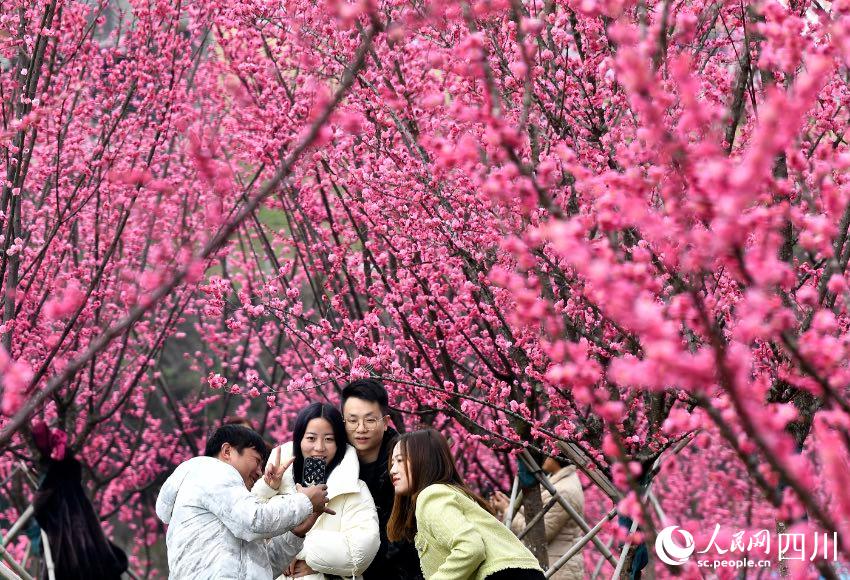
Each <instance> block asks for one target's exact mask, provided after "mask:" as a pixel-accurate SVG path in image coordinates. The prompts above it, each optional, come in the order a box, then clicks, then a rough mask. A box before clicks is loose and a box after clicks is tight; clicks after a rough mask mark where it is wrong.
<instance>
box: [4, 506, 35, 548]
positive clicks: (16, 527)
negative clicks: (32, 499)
mask: <svg viewBox="0 0 850 580" xmlns="http://www.w3.org/2000/svg"><path fill="white" fill-rule="evenodd" d="M34 513H35V507H34V506H33V505H32V504H30V506H29V507H28V508H27V509H25V510H24V513H22V514H21V517H19V518H18V521H16V522H15V523H14V524H13V525H12V527H11V528H9V532H8V533H7V534H6V536H5V537H4V538H3V545H4V546H6V545H8V544H9V541H10V540H12V538H14V537H15V536H17V535H18V532H20V531H21V529H23V527H24V526H25V525H26V523H27V522H28V521H29V519H30V518H31V517H32V514H34Z"/></svg>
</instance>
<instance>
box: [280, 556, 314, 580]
mask: <svg viewBox="0 0 850 580" xmlns="http://www.w3.org/2000/svg"><path fill="white" fill-rule="evenodd" d="M315 573H316V572H315V571H314V570H313V569H312V568H311V567H310V566H308V565H307V562H305V561H304V560H293V561H292V563H291V564H290V565H289V568H287V569H286V575H287V576H289V577H290V578H303V577H304V576H309V575H310V574H315Z"/></svg>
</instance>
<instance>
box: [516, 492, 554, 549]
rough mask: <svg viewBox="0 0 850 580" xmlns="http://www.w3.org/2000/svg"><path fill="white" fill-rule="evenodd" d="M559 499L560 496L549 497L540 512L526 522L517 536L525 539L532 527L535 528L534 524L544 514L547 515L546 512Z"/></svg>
mask: <svg viewBox="0 0 850 580" xmlns="http://www.w3.org/2000/svg"><path fill="white" fill-rule="evenodd" d="M557 501H558V498H556V497H555V496H554V495H553V496H552V497H551V498H550V499H549V501H548V502H546V505H544V506H543V509H541V510H540V511H539V512H537V515H535V516H534V517H533V518H531V521H530V522H526V523H525V528H523V530H522V531H521V532H520V533H519V534H517V538H519V539H520V540H521V539H523V538H524V537H525V535H526V534H527V533H528V532H530V531H531V528H533V527H534V524H536V523H537V522H539V521H540V518H542V517H543V516H545V515H546V512H548V511H549V510H550V509H552V506H553V505H555V502H557Z"/></svg>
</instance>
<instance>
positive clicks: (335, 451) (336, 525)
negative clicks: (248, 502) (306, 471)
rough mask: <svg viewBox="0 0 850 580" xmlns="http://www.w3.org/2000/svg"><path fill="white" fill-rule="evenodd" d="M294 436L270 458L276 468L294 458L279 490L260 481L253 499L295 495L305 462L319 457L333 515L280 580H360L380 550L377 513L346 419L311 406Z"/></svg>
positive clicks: (307, 540) (313, 533) (307, 539)
mask: <svg viewBox="0 0 850 580" xmlns="http://www.w3.org/2000/svg"><path fill="white" fill-rule="evenodd" d="M292 435H293V441H292V442H289V443H285V444H284V445H282V446H280V447H277V448H275V449H274V450H273V451H272V453H271V462H274V463H272V464H273V465H274V464H275V463H282V464H285V463H286V462H287V461H288V460H289V459H290V458H294V461H293V463H292V465H291V466H290V467H289V468H287V470H286V471H285V472H284V473H283V478H282V482H281V485H280V488H279V489H274V488H273V487H272V486H270V485H269V483H268V482H267V481H265V480H263V479H260V480H258V481H257V483H255V484H254V487H253V493H254V494H256V495H257V496H259V497H261V498H264V499H265V498H271V499H273V498H274V497H275V496H277V495H278V494H283V495H288V494H291V493H295V492H296V490H297V488H296V483H300V482H302V480H303V478H302V473H303V468H304V458H305V457H318V458H321V459H323V460H324V461H325V463H326V465H327V468H326V473H327V486H328V489H327V491H328V500H329V503H328V505H327V508H328V510H330V511H333V512H334V514H333V515H332V514H330V513H324V514H322V515H321V516H319V518H318V520H317V521H316V523H315V524H314V525H313V528H312V529H311V530H310V531H309V532H308V533H307V535H306V537H305V539H304V546H303V547H302V548H301V551H300V552H299V553H298V554H297V555H296V556H295V559H294V561H293V562H292V564H290V565H289V566H288V567H287V568H286V569H284V570H280V571H279V572H281V573H282V576H281V578H285V579H289V578H299V579H301V580H326V579H328V578H329V577H333V576H341V577H343V578H350V579H351V578H353V579H357V580H359V579H360V578H361V575H362V574H363V571H364V570H366V568H368V567H369V564H371V563H372V559H373V558H374V557H375V554H376V553H377V552H378V547H379V546H380V534H379V532H378V512H377V509H376V508H375V502H374V501H373V499H372V495H371V494H370V493H369V488H368V487H367V486H366V484H365V483H363V482H362V481H361V480H360V479H359V476H360V468H359V462H358V460H357V452H356V451H355V449H354V448H353V447H352V446H350V445H348V444H347V436H346V433H345V424H344V422H343V420H342V415H341V414H340V412H339V411H338V410H337V409H336V408H334V407H332V406H331V405H328V404H322V403H313V404H311V405H309V406H307V407H306V408H304V409H302V410H301V412H300V413H299V414H298V417H297V418H296V420H295V425H294V429H293V434H292Z"/></svg>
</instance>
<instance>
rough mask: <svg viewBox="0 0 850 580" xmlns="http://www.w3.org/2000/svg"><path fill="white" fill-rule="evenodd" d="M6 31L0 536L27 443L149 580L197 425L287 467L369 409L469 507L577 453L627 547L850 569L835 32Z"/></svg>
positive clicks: (797, 26) (267, 10) (394, 9)
mask: <svg viewBox="0 0 850 580" xmlns="http://www.w3.org/2000/svg"><path fill="white" fill-rule="evenodd" d="M104 18H106V19H107V20H108V22H104ZM107 23H109V24H110V26H111V30H110V31H109V32H108V33H107V32H104V26H105V24H107ZM0 27H2V32H0V43H2V54H0V58H2V59H3V60H2V61H0V63H2V66H3V69H2V78H3V83H2V87H3V94H2V100H3V111H2V112H3V128H2V130H3V131H4V133H3V144H2V147H3V150H2V152H3V154H4V158H3V163H4V164H5V165H4V167H5V169H6V178H5V180H6V181H5V183H4V186H3V190H2V196H3V197H2V200H0V201H2V205H0V211H2V212H3V213H2V214H0V225H2V228H3V232H2V235H3V236H4V237H3V242H2V243H3V255H2V256H0V272H2V276H0V278H2V283H3V287H2V294H0V295H2V301H3V321H2V322H3V326H2V327H0V330H2V340H3V352H2V354H0V369H2V371H3V375H2V377H3V378H2V381H3V384H2V387H3V399H2V411H3V414H4V418H3V419H2V420H0V421H2V422H0V441H2V442H3V443H4V445H5V447H4V454H3V459H4V463H3V467H2V470H3V476H4V478H6V482H5V483H4V486H5V487H4V495H6V496H7V497H9V498H16V499H13V501H12V502H11V505H10V507H9V509H8V510H7V514H6V516H7V519H10V520H11V519H14V516H15V515H16V514H17V513H20V511H21V510H22V509H23V508H24V507H25V504H26V498H27V494H26V493H24V490H23V488H22V487H21V486H22V485H23V483H22V481H23V480H22V478H21V477H20V476H17V475H16V476H12V477H7V476H9V475H10V474H11V473H12V470H13V469H14V468H15V466H16V465H19V463H18V461H19V460H24V461H25V462H30V463H31V462H32V452H31V449H32V448H31V446H30V443H29V441H28V437H27V428H26V423H27V420H28V419H29V418H30V417H37V418H38V419H39V420H42V421H45V422H47V423H48V424H49V425H51V427H53V428H58V429H61V430H62V431H64V432H66V433H67V434H68V437H69V449H70V450H72V451H73V452H74V453H77V454H78V455H80V456H81V457H82V458H83V460H84V463H85V465H86V467H87V477H88V478H89V485H90V489H91V490H92V492H93V494H94V498H95V503H96V505H97V506H98V509H99V510H100V513H101V515H102V517H103V518H104V520H105V521H109V522H110V523H111V525H114V526H118V527H119V528H122V529H123V527H128V526H129V528H130V529H132V530H140V531H144V536H143V538H144V539H143V541H141V542H139V543H138V544H137V545H136V546H135V547H134V550H135V555H136V559H134V566H135V567H136V569H137V570H138V571H139V572H140V573H153V572H152V571H151V570H150V568H151V567H152V566H153V564H152V561H151V558H150V557H148V556H147V555H146V550H147V548H148V547H149V546H151V545H153V544H154V543H155V542H156V539H157V537H158V535H159V533H160V531H161V530H160V529H159V528H158V526H157V524H156V522H155V520H154V519H153V516H152V512H151V509H150V508H151V500H152V498H153V497H154V495H153V494H152V490H154V489H155V486H156V484H157V482H158V481H160V480H161V476H162V475H163V474H164V473H167V471H168V470H169V469H170V468H171V467H172V466H173V465H174V464H175V463H176V462H179V461H180V460H182V459H185V458H186V457H188V456H190V455H192V454H194V453H196V451H197V449H198V446H199V442H200V440H201V439H202V437H203V435H204V434H205V432H206V430H207V429H208V428H209V427H210V426H212V425H214V424H216V423H217V422H218V421H219V420H221V419H222V418H223V417H225V416H226V415H229V414H243V415H248V416H250V417H252V418H254V419H255V420H256V423H257V426H258V428H260V429H261V430H262V431H264V432H265V433H266V434H268V436H269V437H271V438H274V439H276V440H281V439H284V438H286V437H287V430H288V421H289V419H290V418H291V417H292V415H293V413H294V411H295V410H296V409H297V408H298V407H299V406H300V405H301V404H302V403H303V402H304V401H306V400H307V399H311V398H326V399H328V400H331V401H336V400H337V396H338V391H339V388H340V387H341V386H342V385H343V384H344V382H345V381H347V380H349V379H350V378H352V377H361V376H376V377H380V378H382V379H383V380H384V381H385V382H386V384H387V385H388V386H389V388H390V391H391V395H392V404H393V407H394V417H395V420H396V424H397V425H398V426H399V427H402V428H404V427H408V428H410V427H413V426H415V425H417V424H431V425H434V426H436V427H438V428H440V429H442V430H445V431H446V432H448V433H450V434H452V440H453V443H454V445H455V446H456V450H457V451H458V455H459V456H460V457H461V461H462V463H463V467H464V471H465V472H466V473H467V475H468V476H469V477H470V479H471V480H473V481H475V482H477V483H480V484H482V485H483V484H484V483H485V482H486V483H488V485H497V486H500V487H503V488H507V486H508V485H509V480H510V478H511V476H512V475H513V473H514V467H513V465H512V464H511V461H509V460H508V458H509V456H510V454H511V453H512V452H515V451H517V450H519V449H523V448H526V449H529V450H531V451H532V452H533V453H534V455H535V456H536V457H538V458H540V457H542V455H544V454H547V453H554V452H557V449H558V447H557V445H558V444H559V443H567V442H570V443H574V444H577V445H579V446H580V447H581V448H582V449H583V450H584V451H585V453H586V454H587V456H588V457H589V458H590V460H591V464H592V465H593V467H594V468H595V469H597V470H599V471H601V472H604V473H606V474H607V475H608V476H610V477H611V479H612V480H613V482H614V483H615V485H616V486H617V487H618V488H619V490H620V491H621V492H622V496H623V498H622V500H621V501H619V504H618V508H619V510H620V512H621V513H622V514H623V515H626V516H629V517H630V518H632V519H633V520H635V521H636V522H638V523H639V525H640V529H639V531H638V532H637V533H636V534H634V535H633V536H632V537H631V538H630V539H631V540H640V539H646V540H649V542H650V543H652V541H653V539H654V537H655V534H656V532H657V531H658V530H660V529H661V528H663V527H665V526H666V525H668V524H670V523H675V524H678V525H682V526H685V527H687V528H689V529H691V530H692V531H694V532H696V531H699V532H701V533H702V532H705V531H706V530H705V529H700V528H699V526H700V525H701V522H707V521H710V522H712V524H713V522H714V521H717V522H718V523H721V524H724V525H728V526H733V527H734V526H738V527H739V528H746V529H758V528H764V527H768V528H770V529H771V530H774V531H777V532H778V531H783V530H794V531H800V532H801V533H802V532H806V533H809V534H813V533H814V532H815V531H824V532H828V533H836V534H838V537H839V540H840V542H839V543H840V546H839V548H840V549H839V552H840V555H841V559H843V560H847V559H848V558H850V543H848V542H850V530H848V529H847V522H848V521H850V498H848V497H847V490H848V486H847V482H846V478H847V475H846V474H847V472H848V471H847V467H848V451H850V447H848V444H850V437H848V428H850V414H848V411H850V408H848V387H847V386H848V380H850V371H848V367H847V364H846V360H847V358H848V357H847V348H848V336H850V335H848V326H847V325H848V312H847V304H848V303H847V300H850V294H848V292H847V277H846V276H847V272H846V270H847V265H848V261H850V244H848V240H847V234H848V227H850V190H848V171H847V169H848V166H850V151H848V145H847V143H846V142H845V139H844V131H845V127H846V125H847V120H848V109H847V106H848V105H847V102H848V92H847V91H848V89H847V86H848V85H847V75H848V60H847V59H848V55H850V44H848V41H847V38H850V34H848V33H850V4H847V3H846V2H844V1H842V0H839V1H836V2H832V3H829V4H823V3H821V2H818V1H817V0H811V1H802V0H801V1H795V2H778V1H774V0H764V1H762V2H753V3H747V4H744V3H732V2H723V1H717V2H695V1H672V0H657V1H646V0H641V1H640V2H626V1H625V0H607V1H596V0H582V1H581V2H578V1H555V0H546V1H538V0H526V1H521V0H513V1H508V0H492V1H491V0H487V1H484V0H482V1H471V2H454V1H452V2H446V1H432V2H367V1H365V0H364V1H359V2H331V3H327V2H302V1H297V0H296V1H289V2H284V3H280V2H265V1H262V0H253V1H251V2H245V3H240V4H239V5H238V6H235V5H234V6H230V5H228V4H227V3H219V2H196V3H190V4H185V5H184V4H181V3H179V2H176V1H174V0H172V1H170V2H169V1H166V0H155V1H154V0H151V1H149V2H145V3H139V2H129V3H128V4H126V5H124V4H118V3H109V2H105V1H104V2H101V3H97V4H91V3H82V2H69V1H66V2H59V1H58V0H57V1H52V2H38V3H23V2H22V3H20V5H18V4H15V8H14V10H9V11H4V14H3V16H2V17H0ZM186 376H189V377H193V378H192V379H191V380H189V381H186V379H185V377H186ZM175 387H177V389H176V390H175ZM690 440H693V441H692V442H691V443H690V445H688V446H687V447H685V450H684V451H682V452H681V453H680V454H679V455H677V456H675V457H674V458H673V459H670V460H669V461H667V462H665V463H664V464H662V469H661V472H660V473H659V474H657V475H655V474H651V473H650V468H651V466H652V465H653V464H654V462H655V461H656V460H657V459H658V458H659V457H660V456H661V455H662V454H665V452H669V451H670V450H671V449H672V448H673V446H675V445H677V444H679V443H681V442H686V441H690ZM719 474H722V475H723V476H722V477H721V476H719ZM650 475H653V476H654V477H655V478H656V479H657V483H655V484H654V493H655V494H656V496H657V498H658V500H659V504H660V506H662V507H663V510H653V509H652V508H651V507H650V506H649V505H648V504H647V503H646V502H642V501H640V498H641V497H643V492H644V491H645V484H646V483H647V479H648V478H649V476H650ZM696 478H704V480H705V481H707V482H709V483H710V485H706V486H701V487H700V489H699V490H694V489H693V488H694V481H695V479H696ZM589 498H591V499H592V500H593V501H592V502H590V503H589V507H588V514H595V515H598V516H599V517H601V515H602V514H604V513H605V512H607V511H608V509H610V507H611V505H610V499H608V498H603V497H597V495H596V492H595V491H589ZM606 502H607V503H606ZM739 506H744V507H743V508H742V509H741V508H739ZM710 531H711V530H710V529H709V530H708V532H709V533H710ZM606 534H607V535H609V536H611V537H615V538H616V539H617V540H618V541H620V540H625V539H626V538H625V536H626V533H625V530H624V529H623V528H619V527H617V526H616V524H615V523H612V524H611V525H610V526H609V527H608V528H607V530H606ZM23 542H24V541H23V540H21V541H20V544H19V547H20V548H23ZM771 556H773V557H774V558H775V554H771ZM585 557H586V558H587V559H588V560H589V563H591V564H595V563H596V560H597V559H598V556H596V555H592V554H591V553H590V551H589V550H586V551H585ZM779 564H781V563H779V562H777V565H779ZM650 565H651V567H653V568H654V569H655V571H656V572H657V573H660V574H666V573H667V572H668V570H667V569H666V568H665V567H664V566H663V565H662V564H660V563H658V562H656V561H655V559H654V558H651V564H650ZM833 565H834V562H831V561H828V560H827V559H824V558H815V559H814V560H813V561H812V563H811V565H810V566H809V567H808V568H806V567H805V566H802V565H795V566H793V567H791V569H790V571H791V572H793V573H794V574H796V575H800V576H801V577H802V576H805V575H807V574H811V573H814V572H813V571H814V570H817V573H820V574H823V575H825V576H828V577H831V576H834V574H835V572H834V571H833V569H832V566H833ZM609 573H610V572H609ZM685 573H686V574H688V575H698V570H697V569H696V567H695V565H694V566H692V567H690V568H686V570H685Z"/></svg>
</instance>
